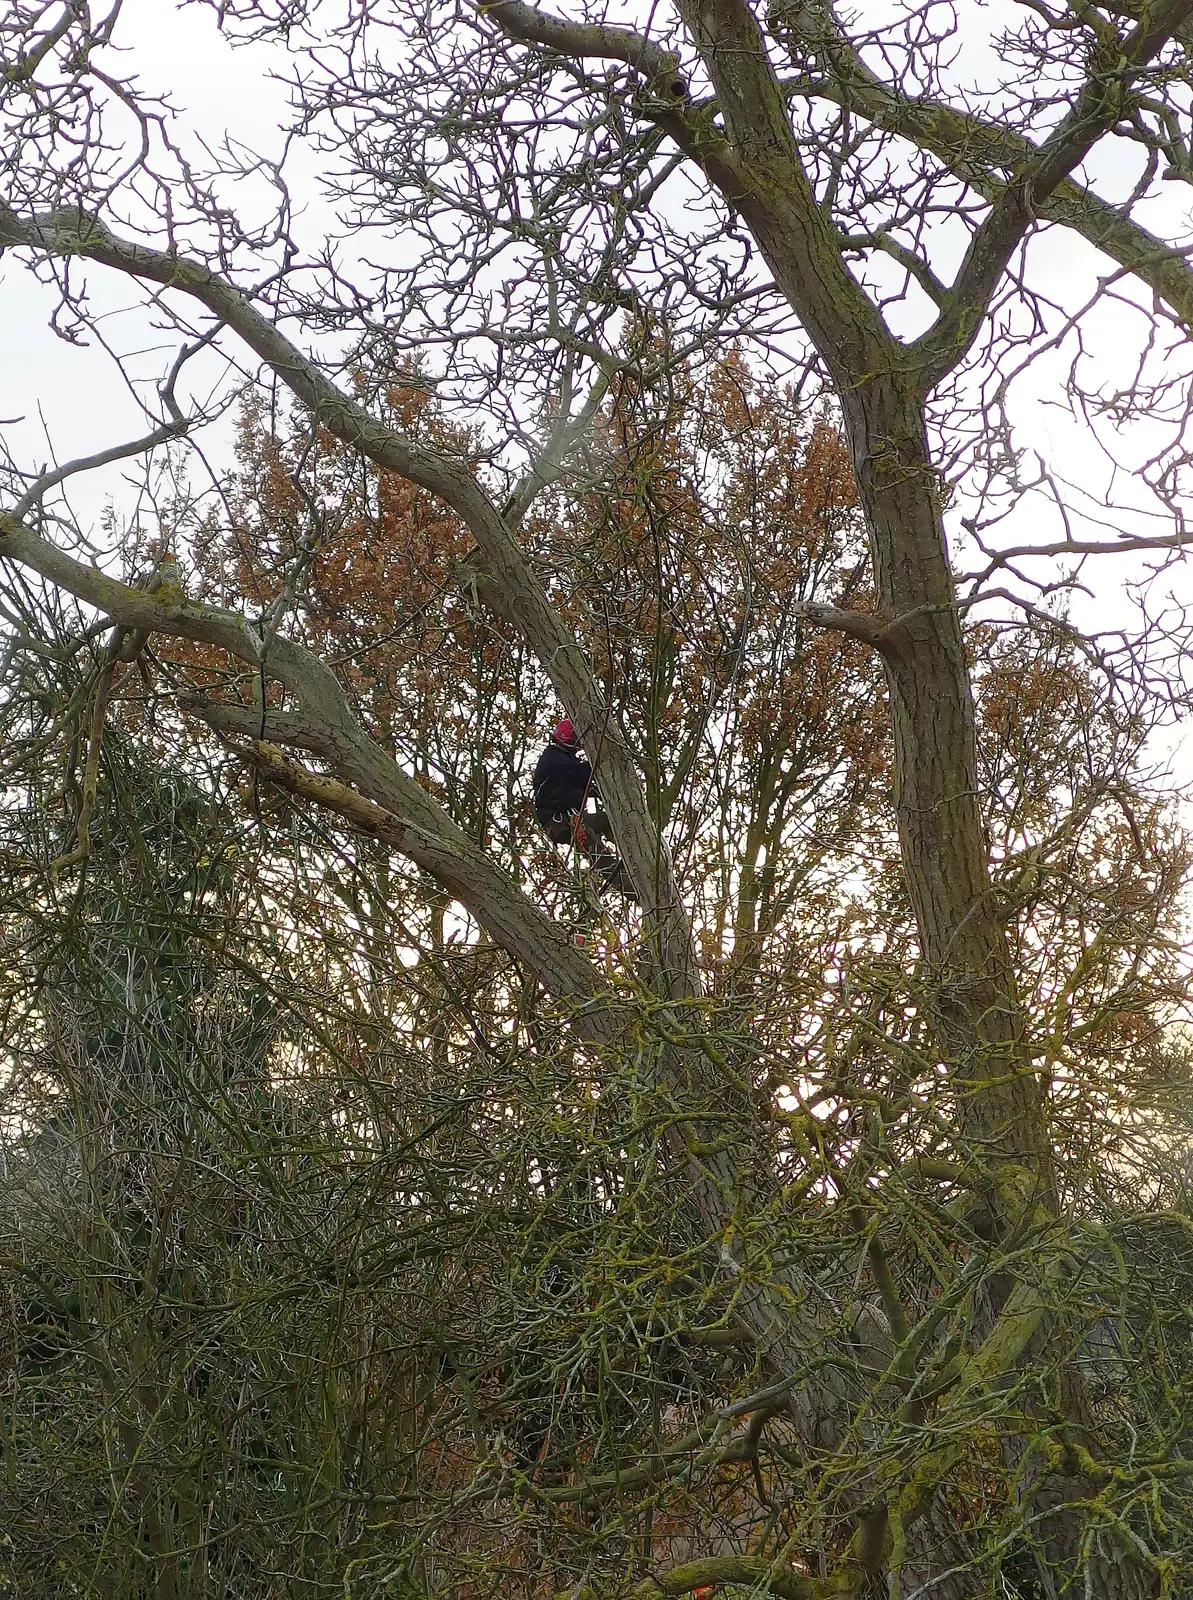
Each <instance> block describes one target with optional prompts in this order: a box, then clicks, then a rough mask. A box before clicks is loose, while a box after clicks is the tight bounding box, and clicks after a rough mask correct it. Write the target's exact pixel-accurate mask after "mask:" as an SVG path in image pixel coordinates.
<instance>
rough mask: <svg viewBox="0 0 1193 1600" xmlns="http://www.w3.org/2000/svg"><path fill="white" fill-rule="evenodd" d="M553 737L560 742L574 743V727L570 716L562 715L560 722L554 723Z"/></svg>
mask: <svg viewBox="0 0 1193 1600" xmlns="http://www.w3.org/2000/svg"><path fill="white" fill-rule="evenodd" d="M555 737H556V738H557V739H558V740H559V742H560V744H575V742H576V729H575V727H574V726H573V723H572V720H571V718H570V717H564V719H563V721H562V722H557V723H556V724H555Z"/></svg>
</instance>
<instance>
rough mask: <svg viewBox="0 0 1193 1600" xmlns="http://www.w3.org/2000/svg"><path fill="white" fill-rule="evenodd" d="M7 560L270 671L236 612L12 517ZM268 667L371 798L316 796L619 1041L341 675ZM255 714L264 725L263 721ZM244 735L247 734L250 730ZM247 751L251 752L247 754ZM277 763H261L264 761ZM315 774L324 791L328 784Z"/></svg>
mask: <svg viewBox="0 0 1193 1600" xmlns="http://www.w3.org/2000/svg"><path fill="white" fill-rule="evenodd" d="M0 556H3V557H6V558H7V559H8V560H11V561H14V562H16V563H18V564H19V565H21V566H23V567H26V568H28V569H29V570H30V571H33V572H37V573H39V574H40V575H41V576H42V577H43V578H46V579H47V580H48V581H49V582H51V583H53V584H54V585H56V587H58V588H60V589H62V590H63V591H65V592H66V593H68V594H73V595H74V596H75V597H76V598H77V599H79V600H81V601H83V602H84V603H85V604H87V605H91V606H94V607H96V608H97V609H98V610H100V611H102V612H103V613H104V614H105V615H106V616H107V617H109V618H110V619H111V620H112V622H113V623H114V624H115V625H116V626H117V627H118V628H119V629H122V630H125V631H131V632H134V633H135V634H136V635H143V634H145V633H148V632H154V633H162V634H165V635H167V636H169V637H172V638H178V639H189V640H192V641H194V642H196V643H200V644H208V645H213V646H215V647H216V648H218V649H221V650H225V651H227V652H228V654H229V655H231V656H233V657H234V658H235V659H237V660H239V661H243V662H245V663H247V664H248V665H250V666H252V667H253V668H255V669H258V670H259V668H260V666H261V649H262V642H261V638H260V636H259V634H258V633H257V631H256V630H255V629H254V627H253V625H252V624H251V623H250V622H249V621H248V620H247V619H246V618H244V617H242V616H240V615H238V614H237V613H236V612H232V611H224V610H222V609H219V608H217V607H214V606H206V605H199V604H197V603H195V602H194V601H191V600H188V599H187V598H186V597H185V596H184V595H181V594H179V593H178V592H177V590H176V589H175V588H174V587H173V586H163V587H161V588H159V589H156V590H144V589H134V588H131V587H130V586H129V585H127V584H123V583H121V582H119V581H118V580H117V579H115V578H112V577H109V576H108V575H107V574H106V573H103V572H101V571H99V570H98V569H97V568H95V567H89V566H85V565H84V564H83V563H82V562H79V561H76V560H74V558H73V557H71V556H69V555H67V554H66V553H65V552H64V551H62V550H60V549H58V548H57V546H55V545H52V544H50V543H49V542H48V541H47V540H45V539H42V538H40V537H39V536H38V535H37V534H36V533H34V532H33V531H32V530H31V529H30V528H28V527H26V526H25V525H23V524H21V523H19V522H17V521H16V520H15V519H14V518H13V517H12V516H10V515H8V514H6V513H3V512H0ZM267 666H268V672H269V675H270V677H272V678H274V679H275V680H276V681H277V682H279V683H281V684H282V685H283V686H284V687H285V688H286V689H287V690H289V691H290V693H292V694H293V695H295V696H296V697H297V699H298V700H299V702H300V704H301V705H302V707H303V717H302V726H303V727H304V728H305V729H307V731H308V734H309V738H308V745H307V747H308V748H315V747H317V748H318V753H319V754H320V756H322V757H323V759H325V760H326V761H327V762H328V764H329V765H331V766H332V768H333V771H337V772H339V773H340V774H341V775H342V778H344V779H346V780H347V784H349V785H351V786H352V787H354V788H355V789H356V790H357V791H359V792H358V793H357V794H356V796H355V798H354V800H351V801H350V799H349V796H350V795H351V789H350V788H348V787H347V786H346V785H345V783H343V782H341V783H340V784H339V786H338V787H336V788H335V789H334V790H333V789H328V790H327V791H326V793H324V792H323V791H320V792H319V793H318V794H315V793H314V792H313V791H312V793H311V794H310V795H309V798H312V799H318V800H319V801H320V803H322V804H325V805H331V806H332V809H333V810H334V809H337V807H338V809H339V810H340V814H341V815H345V816H346V817H347V819H348V820H350V821H352V822H353V823H354V825H360V824H361V822H362V821H363V820H365V819H368V818H372V819H373V820H374V822H376V823H377V830H374V831H378V830H379V828H380V826H381V823H382V822H383V821H384V826H385V827H386V828H387V829H388V830H389V832H388V833H387V834H385V835H381V834H380V832H379V836H384V837H387V838H388V840H389V842H390V843H392V844H394V845H395V846H396V847H397V848H400V849H401V850H402V852H403V853H404V854H405V855H407V856H409V858H410V859H411V860H412V861H414V862H415V864H416V865H418V866H420V867H422V868H424V869H425V870H426V871H427V872H429V873H431V874H432V875H433V876H434V877H435V878H436V880H437V881H438V882H440V883H442V884H443V886H444V887H445V888H447V889H448V890H449V891H450V892H451V894H452V895H453V896H454V897H455V898H457V899H459V901H460V903H461V904H462V905H464V906H465V907H466V909H467V910H468V911H469V912H470V914H471V915H473V916H474V917H475V918H476V920H477V921H478V922H479V923H480V924H481V925H482V926H483V927H484V928H485V929H486V930H487V931H488V932H489V933H490V934H491V935H492V936H493V938H494V939H496V940H497V941H498V942H499V943H500V944H501V945H503V946H504V947H505V948H506V949H507V950H509V952H510V953H511V955H514V956H515V957H516V958H517V959H518V960H520V961H521V962H523V963H524V965H525V966H526V967H527V968H528V969H529V970H530V971H531V972H532V973H533V974H534V976H535V977H536V979H537V980H538V981H539V982H540V983H542V985H543V987H544V988H545V989H547V990H548V991H549V992H550V993H552V994H554V995H555V996H556V997H557V998H559V999H561V1000H564V1001H568V1002H575V1001H582V1002H584V1003H585V1004H586V1005H587V1004H589V1003H591V1002H595V1003H596V1004H595V1009H594V1010H593V1011H592V1012H591V1014H587V1013H586V1020H585V1021H583V1022H582V1023H581V1026H582V1029H583V1031H585V1032H586V1033H587V1035H588V1036H590V1037H594V1036H602V1037H605V1036H608V1035H609V1033H610V1030H611V1029H613V1031H615V1025H614V1024H613V1023H612V1022H611V1021H610V1018H609V1016H608V1015H607V1014H606V1013H607V1008H606V1005H605V1002H604V1001H602V1000H601V999H600V986H599V984H598V982H597V978H596V975H595V973H594V971H593V969H592V967H591V965H590V964H589V962H588V961H587V960H585V958H584V957H583V956H582V955H581V954H580V952H579V951H578V950H576V949H575V948H574V947H573V946H572V945H571V944H569V942H568V940H567V938H566V936H565V934H564V933H563V931H562V930H561V929H560V928H559V927H558V925H557V924H556V923H555V922H554V921H552V920H551V919H550V918H549V917H547V916H546V915H544V913H543V912H541V911H540V910H539V909H538V907H537V906H535V905H533V904H532V903H531V902H530V901H529V900H528V899H527V898H526V896H525V895H524V894H522V892H521V891H520V890H519V889H518V887H517V885H516V884H515V883H513V881H512V880H511V879H510V878H509V877H508V875H507V874H506V873H505V872H503V871H502V869H501V868H500V867H499V866H498V865H497V864H496V863H495V862H493V861H492V860H490V858H489V857H488V856H487V855H485V854H484V852H483V851H481V850H479V849H477V847H476V846H475V845H474V844H473V843H472V841H471V840H470V839H469V838H468V836H467V835H466V834H465V833H464V832H463V831H462V830H461V829H459V828H457V827H456V825H455V824H454V823H453V822H452V821H451V819H450V818H449V817H448V816H447V815H446V814H445V813H444V812H443V811H442V809H441V808H440V807H439V806H437V805H436V804H435V802H434V800H432V799H431V797H430V796H429V795H427V794H426V793H425V792H424V791H423V790H422V789H421V788H420V787H419V785H418V784H417V783H415V782H414V780H413V779H412V778H409V777H407V776H406V774H405V773H404V772H402V770H401V769H400V768H399V767H398V766H397V764H396V763H395V762H394V761H393V759H392V758H391V757H390V756H389V755H387V754H386V752H385V751H384V750H383V749H382V748H381V746H380V745H378V744H377V743H376V741H375V740H373V739H371V738H370V737H369V735H368V734H367V733H366V732H365V731H364V729H363V728H362V727H361V726H360V724H359V723H358V722H357V721H356V719H355V718H354V716H353V714H352V711H351V709H350V708H349V706H348V702H347V700H346V699H345V697H344V692H343V689H342V688H341V687H340V684H339V681H338V679H337V678H336V677H335V674H334V673H333V672H332V671H331V669H330V667H328V666H327V665H326V664H325V663H324V662H323V661H321V660H320V659H319V658H318V657H317V656H315V655H313V654H312V653H311V652H310V651H309V650H306V649H304V648H303V647H302V646H301V645H299V644H296V643H295V642H294V641H293V640H291V639H287V638H285V637H284V636H282V635H278V636H275V637H274V638H273V639H272V640H271V641H270V645H269V654H268V663H267ZM221 713H223V714H224V716H225V726H227V727H228V728H229V729H232V728H233V727H234V725H235V720H236V719H235V717H234V715H233V713H232V708H222V707H221V708H219V712H216V711H214V710H213V711H212V713H211V715H210V716H209V718H208V720H209V721H211V722H213V724H214V725H216V726H219V715H220V714H221ZM251 715H252V717H253V719H254V720H255V721H257V722H258V723H259V713H252V714H251ZM314 730H317V732H315V731H314ZM238 731H239V732H241V733H242V734H243V732H244V731H245V730H244V729H242V728H241V729H238ZM246 749H247V747H245V749H242V751H241V753H242V754H244V753H246ZM247 758H248V756H247V754H246V759H247ZM265 759H266V758H265V757H261V758H260V760H261V761H264V760H265ZM277 770H278V772H279V773H283V774H284V775H285V776H287V777H289V778H290V779H292V780H293V783H294V785H298V784H299V783H300V782H301V781H302V780H301V778H300V776H299V773H298V769H297V768H294V770H293V771H291V769H290V768H289V767H286V768H283V767H278V769H277ZM308 776H309V777H310V779H311V781H312V783H315V784H316V787H317V786H318V784H317V779H316V776H315V775H314V774H309V775H308ZM327 781H330V780H327ZM296 792H298V790H297V788H296ZM362 796H363V798H362ZM333 797H334V799H335V801H336V804H334V805H332V799H333ZM350 804H358V805H359V807H360V808H361V810H360V817H359V818H357V817H356V816H352V815H349V814H348V812H347V811H346V810H345V809H344V808H345V807H348V806H350ZM370 806H372V807H375V808H376V811H377V813H378V814H377V815H375V814H374V812H373V811H371V810H369V807H370ZM381 813H383V814H384V817H383V816H381V815H380V814H381ZM385 819H389V820H385Z"/></svg>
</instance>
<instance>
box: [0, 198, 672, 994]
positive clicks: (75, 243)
mask: <svg viewBox="0 0 1193 1600" xmlns="http://www.w3.org/2000/svg"><path fill="white" fill-rule="evenodd" d="M12 245H19V246H23V247H26V248H28V249H31V250H33V251H34V252H35V253H37V254H40V255H44V256H49V257H65V258H70V257H78V258H81V259H84V260H88V261H94V262H96V263H98V264H99V265H101V266H106V267H110V268H112V269H114V270H115V271H118V272H121V273H124V274H125V275H126V276H128V277H132V278H136V279H139V280H142V281H145V282H149V283H156V284H158V285H160V286H161V287H162V288H164V289H169V290H172V291H174V292H176V293H180V294H185V295H187V296H189V297H190V298H192V299H194V300H196V301H198V302H199V303H200V304H201V305H203V306H205V307H206V308H207V310H208V311H210V312H211V313H212V314H213V315H214V316H215V317H217V318H218V319H219V320H220V322H221V323H223V324H224V325H225V326H226V327H228V328H229V329H231V330H232V332H233V333H235V334H237V335H238V336H239V337H240V338H241V339H242V340H243V342H244V343H245V344H246V345H247V346H248V347H249V348H250V349H251V350H252V351H253V353H254V354H255V355H256V356H258V357H259V358H260V359H261V360H262V361H263V362H264V363H265V364H266V366H268V367H269V368H270V369H271V370H272V371H273V372H274V373H276V375H277V376H278V377H279V378H280V379H281V380H282V382H283V383H285V384H286V386H287V387H288V388H289V389H290V390H291V392H292V393H293V394H294V395H295V397H296V398H297V399H298V400H299V401H300V402H301V403H302V405H303V406H305V407H306V409H307V410H308V411H309V413H310V415H311V418H312V420H313V421H314V422H315V423H317V424H318V425H319V426H321V427H324V428H326V429H327V430H328V431H329V432H330V433H332V434H334V435H335V436H336V437H337V438H338V439H340V440H342V441H343V442H344V443H345V444H348V445H350V446H352V447H353V448H354V449H357V450H359V451H360V452H361V453H362V454H363V455H365V456H366V457H368V459H369V460H370V461H373V462H374V463H376V465H378V466H379V467H382V468H385V469H387V470H389V471H392V472H395V473H397V474H398V475H399V476H401V477H403V478H405V479H407V480H408V481H409V482H411V483H414V484H417V485H418V486H419V487H420V488H424V489H427V490H429V491H430V492H431V493H432V494H435V495H438V496H439V498H440V499H442V500H443V501H444V502H445V504H447V505H448V506H449V507H450V508H451V509H452V510H453V511H455V512H456V513H457V515H458V516H460V518H461V519H462V520H463V522H464V523H465V525H466V527H467V528H468V531H469V532H470V533H471V534H472V536H473V538H474V539H475V540H476V542H477V546H478V549H479V552H480V555H481V558H482V560H483V562H484V565H485V567H486V569H487V573H488V576H489V577H490V578H491V580H492V581H491V583H490V584H488V585H487V586H486V597H487V598H489V597H491V598H492V600H493V603H495V604H497V605H498V606H499V609H500V614H501V615H502V617H503V618H504V619H505V621H507V622H508V623H509V624H510V625H511V626H512V627H513V628H515V629H516V630H517V632H518V633H519V634H520V635H521V636H522V637H523V638H524V639H525V640H526V642H527V644H528V645H529V646H530V648H531V649H532V650H533V651H534V653H535V655H536V656H537V657H538V659H539V660H540V661H541V663H542V665H543V668H544V670H545V671H546V673H547V675H548V676H549V678H550V679H551V682H552V683H553V685H554V687H555V689H556V692H557V693H558V695H559V697H560V700H561V701H562V702H563V704H564V706H565V707H566V708H567V709H568V711H569V713H570V714H571V715H572V717H573V719H574V720H575V722H576V723H577V726H578V727H579V729H580V732H581V736H582V737H584V738H588V739H591V740H592V741H593V742H594V743H597V742H599V744H600V751H601V757H600V760H601V793H602V796H603V797H604V801H605V804H606V806H607V808H608V811H609V814H610V816H611V818H612V820H613V827H614V835H615V837H616V840H617V843H618V846H619V848H620V850H621V853H622V856H623V858H624V859H625V862H626V866H627V868H628V869H629V872H630V877H631V879H632V881H633V884H634V887H635V890H636V891H637V894H638V897H639V900H640V901H641V903H642V904H643V906H645V907H646V908H647V909H648V911H649V912H650V913H651V914H652V915H653V916H654V917H656V918H657V922H658V926H659V931H660V936H661V944H662V950H663V956H664V961H663V969H664V973H665V976H666V980H667V983H668V987H669V989H670V991H671V992H672V994H673V995H674V996H675V997H679V996H682V995H690V994H692V993H695V992H696V991H697V988H698V984H697V969H696V963H695V955H694V951H693V948H692V940H691V930H690V927H689V924H688V920H687V916H686V914H685V912H684V910H683V906H682V904H681V902H680V898H679V891H678V887H677V885H676V883H675V879H674V875H673V872H672V869H671V864H670V861H669V859H668V857H667V852H666V851H665V850H664V849H663V848H662V845H661V841H660V839H659V835H658V830H657V829H656V828H655V827H654V825H653V823H652V821H651V818H650V815H649V812H648V811H647V808H646V801H645V796H644V794H643V791H642V785H641V781H640V779H639V776H638V773H637V770H636V768H635V765H634V762H633V758H632V756H631V754H630V751H629V748H628V746H627V745H626V743H625V740H624V738H623V737H622V735H621V731H620V729H619V728H618V727H617V724H616V721H615V719H614V718H613V717H612V715H611V714H610V712H609V709H608V707H607V706H606V704H605V701H604V697H603V695H602V694H601V691H600V689H599V687H598V685H597V682H596V679H595V677H594V676H593V673H592V669H591V666H590V664H589V662H588V659H587V657H586V655H585V653H584V651H583V649H582V648H581V646H580V645H579V644H578V643H577V641H576V639H575V638H574V636H573V635H572V634H571V633H570V631H569V630H568V629H567V628H566V627H565V625H564V623H563V621H562V620H561V618H560V617H559V615H558V613H557V612H556V610H555V608H554V607H553V606H552V605H551V603H550V601H549V600H548V598H547V596H546V594H545V593H544V591H543V589H542V587H541V585H540V584H539V583H538V582H537V581H536V579H535V578H534V576H533V574H532V572H531V570H530V567H529V563H528V562H527V560H526V557H525V555H524V553H523V552H522V550H521V548H520V547H519V545H518V543H517V541H516V540H515V538H514V536H513V533H512V531H511V529H510V527H509V525H508V523H507V522H506V519H505V518H504V517H503V516H502V514H501V512H500V511H499V510H498V508H497V507H496V506H495V505H494V504H493V502H492V500H491V499H490V498H489V496H488V495H487V494H486V493H485V491H484V490H483V488H482V487H481V485H480V484H479V483H478V482H477V480H476V478H475V477H474V476H473V474H472V473H471V472H470V471H469V469H468V467H467V466H466V465H465V464H464V463H462V462H461V461H459V460H457V459H456V458H454V457H453V456H450V455H448V454H446V453H445V452H444V451H441V450H436V449H434V448H432V447H431V446H428V445H424V444H420V443H418V442H416V441H414V440H411V439H409V438H407V437H406V436H405V435H404V434H402V433H401V432H400V431H399V430H398V429H396V428H393V427H390V426H389V425H387V424H386V423H384V422H381V421H378V420H377V418H375V417H373V416H372V415H371V414H370V412H369V411H368V410H367V409H366V408H365V407H364V406H362V405H361V404H360V403H359V402H357V401H355V400H353V399H351V398H349V396H347V395H345V394H344V393H343V392H342V391H341V390H340V389H338V388H337V387H336V385H335V384H334V383H333V382H332V380H331V379H330V378H329V377H328V376H327V375H326V373H324V372H323V371H322V370H321V369H320V368H319V366H318V365H317V364H316V363H315V362H314V361H313V360H311V359H310V358H309V357H308V356H306V355H304V354H303V353H302V352H301V351H300V350H299V349H298V347H297V346H296V345H294V344H293V343H292V342H291V341H290V340H289V339H287V337H286V336H285V334H283V333H282V331H281V330H280V329H279V328H278V327H277V325H276V324H275V323H272V322H270V321H269V320H268V319H267V318H266V317H264V316H263V315H262V314H261V313H260V312H259V311H258V310H257V309H256V307H255V306H254V305H253V304H252V303H251V301H250V300H249V299H248V297H247V296H246V295H244V294H242V293H241V292H240V291H239V290H238V289H236V288H235V287H233V286H232V285H231V284H229V283H228V282H227V281H226V280H225V279H224V278H222V277H220V276H219V274H218V273H215V272H213V271H211V270H210V269H209V268H208V267H206V266H204V265H203V264H202V263H201V262H197V261H192V260H189V259H188V258H186V257H184V256H180V255H176V254H172V253H168V252H163V251H158V250H152V249H150V248H148V247H147V246H145V245H141V244H138V243H136V242H134V241H131V240H124V239H118V238H117V237H116V236H115V235H114V234H112V233H111V232H110V231H109V230H108V229H107V228H106V227H105V226H104V224H103V223H102V222H100V221H98V220H97V219H96V218H94V217H90V216H88V215H86V214H85V213H84V212H81V211H79V210H77V209H75V208H71V207H67V208H62V209H59V210H56V211H53V212H50V213H48V214H45V215H40V216H35V217H28V218H22V217H19V216H18V215H17V214H16V213H15V212H14V211H12V210H11V208H9V207H8V206H7V205H5V204H4V202H3V201H0V248H3V247H5V246H12ZM523 499H525V496H524V495H523V496H520V497H519V500H520V501H521V500H523ZM522 509H523V510H524V506H523V507H522Z"/></svg>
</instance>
